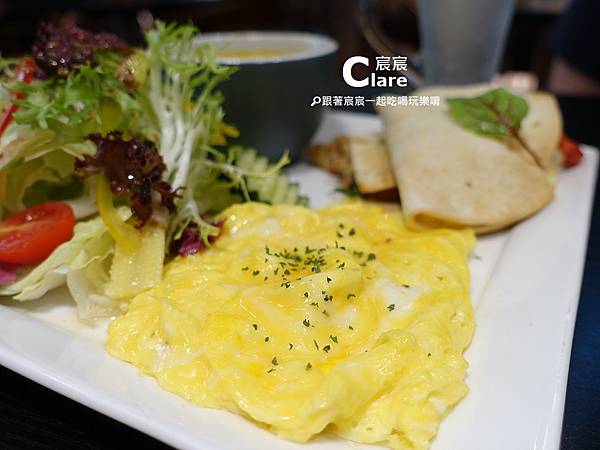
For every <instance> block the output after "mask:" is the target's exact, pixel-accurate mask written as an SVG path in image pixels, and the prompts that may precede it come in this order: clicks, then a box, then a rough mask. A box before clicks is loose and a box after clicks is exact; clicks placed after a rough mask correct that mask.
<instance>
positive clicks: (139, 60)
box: [0, 21, 305, 319]
mask: <svg viewBox="0 0 600 450" xmlns="http://www.w3.org/2000/svg"><path fill="white" fill-rule="evenodd" d="M196 36H197V30H196V29H195V28H194V27H193V26H191V25H176V24H166V23H163V22H160V21H157V22H155V24H154V26H153V28H152V29H149V30H145V31H144V38H145V42H146V46H145V48H131V47H129V46H128V45H127V44H125V43H124V42H123V41H121V40H120V39H119V38H117V37H116V36H114V35H112V34H109V33H92V32H90V31H87V30H84V29H82V28H80V27H78V26H76V25H74V24H67V25H55V24H49V23H44V24H42V25H41V26H40V28H39V30H38V37H37V40H36V42H35V43H34V45H33V47H32V52H31V54H30V55H26V56H23V57H22V58H18V59H2V60H0V79H1V86H2V88H1V90H2V92H1V94H0V109H1V110H2V121H1V122H0V218H1V219H2V222H1V223H0V295H6V296H13V297H14V298H15V299H17V300H33V299H37V298H39V297H41V296H43V295H44V294H45V293H46V292H47V291H48V290H50V289H53V288H56V287H58V286H61V285H64V284H66V286H67V287H68V289H69V291H70V293H71V294H72V296H73V298H74V299H75V301H76V303H77V308H78V312H79V315H80V317H81V318H82V319H90V318H95V317H102V316H111V315H115V314H118V313H120V312H121V311H122V309H123V308H125V307H126V304H127V302H124V301H123V300H125V299H129V298H131V297H132V296H134V295H136V294H137V293H139V292H141V291H143V290H145V289H148V288H150V287H152V286H154V285H156V284H157V283H158V282H159V281H160V278H161V274H162V268H163V265H164V264H165V261H167V260H168V259H169V258H172V257H177V256H181V257H185V256H187V255H190V254H193V253H196V252H198V251H201V250H203V249H204V248H205V247H207V246H209V245H210V243H211V242H212V241H213V240H214V239H216V238H217V237H218V235H219V233H220V228H221V226H222V224H220V223H218V222H215V220H214V219H213V218H214V217H215V216H216V215H217V214H218V213H219V212H220V211H222V210H223V209H224V208H226V207H227V206H229V205H231V204H234V203H239V202H245V201H261V202H268V203H304V202H305V199H304V198H303V197H301V196H300V195H299V194H298V188H297V186H296V185H294V184H292V183H290V182H289V181H288V179H287V177H286V176H285V174H283V173H282V171H281V169H282V167H283V166H284V165H285V164H287V162H288V159H287V156H286V155H285V154H284V156H283V157H282V158H281V160H280V161H278V162H277V163H274V164H273V163H270V162H269V161H268V160H267V159H266V158H265V157H263V156H261V155H259V154H258V153H257V152H256V151H255V150H254V149H248V148H242V147H240V146H228V145H227V140H228V139H229V138H233V137H237V135H238V132H237V130H236V128H235V127H234V126H233V125H231V124H227V123H226V122H225V121H224V116H225V113H224V111H223V108H222V103H223V97H222V95H221V94H220V92H219V91H218V87H219V84H220V83H221V82H223V81H225V80H227V79H228V78H229V77H230V76H232V75H233V74H234V73H235V71H236V69H235V68H233V67H227V66H220V65H219V64H218V63H217V62H216V59H215V54H214V51H213V49H212V48H211V47H210V46H208V45H197V44H196V43H195V38H196Z"/></svg>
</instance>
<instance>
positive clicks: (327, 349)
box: [323, 344, 331, 353]
mask: <svg viewBox="0 0 600 450" xmlns="http://www.w3.org/2000/svg"><path fill="white" fill-rule="evenodd" d="M329 350H331V345H329V344H328V345H326V346H325V347H323V351H324V352H325V353H329Z"/></svg>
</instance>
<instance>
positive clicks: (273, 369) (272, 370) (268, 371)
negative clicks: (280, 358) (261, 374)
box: [267, 367, 275, 373]
mask: <svg viewBox="0 0 600 450" xmlns="http://www.w3.org/2000/svg"><path fill="white" fill-rule="evenodd" d="M271 372H275V368H274V367H271V368H270V369H269V370H267V373H271Z"/></svg>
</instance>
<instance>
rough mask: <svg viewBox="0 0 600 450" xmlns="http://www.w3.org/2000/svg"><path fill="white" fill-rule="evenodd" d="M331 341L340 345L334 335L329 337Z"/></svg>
mask: <svg viewBox="0 0 600 450" xmlns="http://www.w3.org/2000/svg"><path fill="white" fill-rule="evenodd" d="M329 339H331V340H332V341H333V342H335V343H336V344H337V343H338V339H337V336H333V335H331V334H330V335H329Z"/></svg>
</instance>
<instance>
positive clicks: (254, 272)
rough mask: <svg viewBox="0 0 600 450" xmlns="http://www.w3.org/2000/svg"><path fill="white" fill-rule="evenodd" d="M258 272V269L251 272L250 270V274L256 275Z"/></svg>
mask: <svg viewBox="0 0 600 450" xmlns="http://www.w3.org/2000/svg"><path fill="white" fill-rule="evenodd" d="M259 273H260V270H255V271H253V272H252V275H254V276H256V275H258V274H259Z"/></svg>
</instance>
